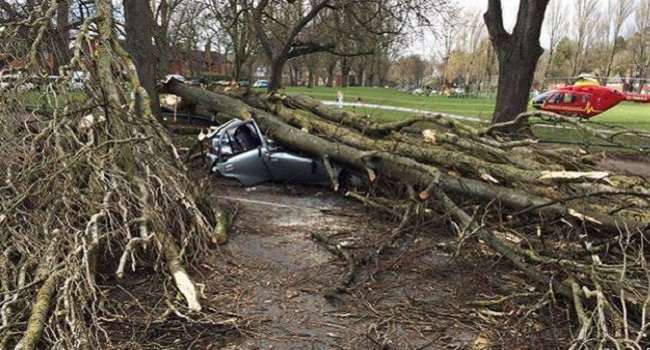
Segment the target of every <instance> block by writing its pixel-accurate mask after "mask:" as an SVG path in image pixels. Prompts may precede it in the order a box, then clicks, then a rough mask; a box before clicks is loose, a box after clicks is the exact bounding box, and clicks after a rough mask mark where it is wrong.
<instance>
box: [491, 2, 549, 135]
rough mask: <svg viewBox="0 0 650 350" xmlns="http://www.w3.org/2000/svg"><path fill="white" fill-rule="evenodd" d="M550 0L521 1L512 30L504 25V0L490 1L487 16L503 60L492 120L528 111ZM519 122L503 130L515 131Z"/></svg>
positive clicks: (504, 118) (495, 121)
mask: <svg viewBox="0 0 650 350" xmlns="http://www.w3.org/2000/svg"><path fill="white" fill-rule="evenodd" d="M548 2H549V0H521V2H520V3H519V11H518V13H517V23H516V24H515V27H514V29H513V30H512V33H508V32H507V31H506V29H505V28H504V26H503V11H502V8H501V0H489V1H488V10H487V12H486V13H485V15H484V16H483V17H484V19H485V24H486V26H487V28H488V32H489V33H490V39H491V40H492V45H493V46H494V48H495V51H496V53H497V60H498V61H499V87H498V92H497V101H496V106H495V110H494V116H493V117H492V123H493V124H494V123H502V122H507V121H511V120H513V119H514V118H515V117H516V116H517V115H518V114H519V113H522V112H524V111H526V108H527V106H528V96H529V91H530V87H531V85H532V83H533V76H534V74H535V67H536V66H537V61H538V60H539V57H540V56H541V55H542V52H543V49H542V47H541V45H540V43H539V36H540V32H541V28H542V22H543V21H544V14H545V12H546V7H547V5H548ZM519 128H520V127H519V126H517V125H512V126H508V127H506V128H503V129H502V131H504V132H507V133H510V132H515V131H517V130H518V129H519Z"/></svg>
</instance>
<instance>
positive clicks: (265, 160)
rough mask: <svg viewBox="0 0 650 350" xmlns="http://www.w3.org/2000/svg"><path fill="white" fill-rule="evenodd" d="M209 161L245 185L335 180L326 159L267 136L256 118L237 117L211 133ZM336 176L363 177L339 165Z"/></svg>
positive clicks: (216, 169)
mask: <svg viewBox="0 0 650 350" xmlns="http://www.w3.org/2000/svg"><path fill="white" fill-rule="evenodd" d="M206 137H207V139H208V142H209V146H210V147H209V150H208V152H207V154H206V156H205V161H206V165H207V167H208V169H209V170H210V172H213V173H215V174H217V175H220V176H224V177H230V178H234V179H237V180H238V181H239V182H241V183H242V184H243V185H244V186H254V185H257V184H260V183H264V182H279V183H301V184H310V185H328V184H330V183H331V180H330V177H329V175H328V174H327V171H326V169H325V166H324V165H323V162H322V160H320V159H319V158H314V157H311V156H309V155H305V154H301V153H300V152H296V151H293V150H290V149H288V148H286V147H283V146H282V145H279V144H277V143H275V142H274V141H273V140H270V139H267V138H266V137H264V136H263V134H262V132H261V130H260V128H259V126H258V125H257V123H256V122H255V120H253V119H249V120H239V119H233V120H230V121H229V122H228V123H225V124H223V125H221V126H219V127H218V128H217V129H215V130H213V131H212V132H210V133H209V134H208V135H207V136H206ZM332 167H333V169H334V172H335V175H336V176H338V177H339V179H341V180H343V181H344V185H345V183H348V182H350V181H354V182H359V178H358V177H356V176H354V177H355V179H354V180H352V179H350V178H351V177H353V175H352V173H351V172H349V171H347V170H345V169H344V168H343V167H341V166H340V165H338V164H333V165H332Z"/></svg>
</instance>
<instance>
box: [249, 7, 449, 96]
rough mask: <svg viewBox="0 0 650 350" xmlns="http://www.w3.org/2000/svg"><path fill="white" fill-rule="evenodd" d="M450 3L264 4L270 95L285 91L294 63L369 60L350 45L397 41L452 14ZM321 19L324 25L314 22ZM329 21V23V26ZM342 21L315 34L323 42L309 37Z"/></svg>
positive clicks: (259, 26)
mask: <svg viewBox="0 0 650 350" xmlns="http://www.w3.org/2000/svg"><path fill="white" fill-rule="evenodd" d="M448 3H449V2H448V1H447V0H436V1H435V3H433V4H432V3H431V2H430V1H425V0H409V1H379V2H376V1H356V0H346V1H339V2H337V1H334V0H320V1H298V2H296V1H290V2H288V4H287V3H285V2H283V1H277V2H276V1H271V0H261V1H259V2H258V3H257V6H256V7H255V11H254V16H253V18H254V21H253V24H254V26H255V32H256V35H257V37H258V40H259V42H260V45H261V48H262V51H263V52H264V54H265V56H266V58H267V60H268V61H269V64H270V66H271V78H270V86H269V90H276V89H278V88H279V87H280V85H281V80H282V79H281V78H282V77H281V75H282V69H283V67H284V65H285V63H286V62H287V61H288V60H290V59H292V58H294V57H298V56H302V55H308V54H312V53H316V52H330V53H333V54H335V55H339V56H341V57H353V56H359V55H363V54H369V53H370V52H364V51H357V50H358V48H354V46H355V45H350V44H349V43H350V42H355V41H356V42H359V41H360V40H359V39H360V38H362V37H365V36H368V35H371V36H374V37H375V38H377V40H381V39H382V38H384V37H385V36H391V35H392V36H395V35H398V34H400V33H402V32H403V30H404V28H406V26H407V25H408V24H410V23H413V20H415V18H417V19H420V20H423V21H425V22H428V23H431V22H433V21H434V20H435V19H436V17H438V15H439V14H440V12H443V11H445V10H446V9H447V8H448V7H447V6H448ZM429 9H431V11H428V10H429ZM319 15H322V16H320V17H319ZM317 18H320V19H321V20H320V21H315V19H317ZM328 18H329V19H330V21H326V19H328ZM337 21H338V23H341V25H340V26H338V27H336V28H334V30H332V31H328V32H325V31H323V30H320V31H315V30H314V31H312V33H318V34H319V36H313V35H304V34H305V31H304V30H305V29H306V28H308V27H313V26H317V25H320V24H327V23H330V25H331V23H337ZM394 24H397V28H395V27H393V25H394ZM386 25H388V27H386ZM332 32H334V33H339V34H343V36H344V40H343V41H340V40H339V41H336V40H334V39H335V37H332V36H331V35H330V34H329V33H332ZM343 43H348V44H347V47H343V48H342V49H340V48H339V45H340V44H343ZM351 47H353V49H352V50H350V48H351ZM363 49H365V48H363ZM363 49H362V50H363ZM342 61H343V64H342V66H346V65H347V66H349V63H347V62H346V61H347V60H346V59H343V60H342ZM344 70H345V69H344ZM343 74H344V75H345V72H343Z"/></svg>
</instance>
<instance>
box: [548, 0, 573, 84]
mask: <svg viewBox="0 0 650 350" xmlns="http://www.w3.org/2000/svg"><path fill="white" fill-rule="evenodd" d="M567 19H568V11H567V6H566V2H564V1H562V0H551V1H550V2H549V9H548V14H547V15H546V19H545V23H546V32H547V34H548V39H549V48H548V50H549V51H548V61H547V62H546V69H545V70H544V77H546V76H548V73H549V72H550V71H551V69H552V67H553V59H554V55H555V50H556V48H557V45H558V43H559V42H560V39H561V38H562V37H563V36H564V35H565V33H566V31H567V25H568V21H567Z"/></svg>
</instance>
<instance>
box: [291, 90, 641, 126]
mask: <svg viewBox="0 0 650 350" xmlns="http://www.w3.org/2000/svg"><path fill="white" fill-rule="evenodd" d="M337 91H341V92H343V95H344V100H345V101H346V102H355V101H356V99H357V97H361V99H362V101H363V102H365V103H372V104H378V105H385V106H397V107H409V108H416V109H423V110H428V111H432V112H441V113H449V114H457V115H462V116H469V117H478V118H481V119H485V120H486V121H487V120H489V119H490V117H491V115H492V112H493V110H494V103H495V100H494V98H449V97H445V96H441V95H434V96H430V97H428V96H416V95H413V94H408V93H404V92H399V91H397V90H396V89H391V88H370V87H348V88H327V87H316V88H307V87H289V88H286V89H284V90H283V92H285V93H288V94H304V95H308V96H311V97H314V98H317V99H320V100H330V101H334V100H335V99H336V93H337ZM357 111H359V112H361V113H363V114H370V115H372V116H373V117H377V118H378V119H380V120H396V119H401V118H404V117H406V116H409V115H410V114H409V113H404V112H394V111H385V110H371V109H366V108H358V109H357ZM591 121H592V122H594V123H602V124H604V125H606V126H609V127H612V126H621V127H623V128H626V129H636V130H640V131H650V106H648V105H645V104H633V103H627V102H623V103H621V104H620V105H618V106H616V107H614V108H612V109H611V110H609V111H607V112H605V113H603V114H601V115H599V116H596V117H594V118H592V119H591ZM595 127H597V125H595Z"/></svg>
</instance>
